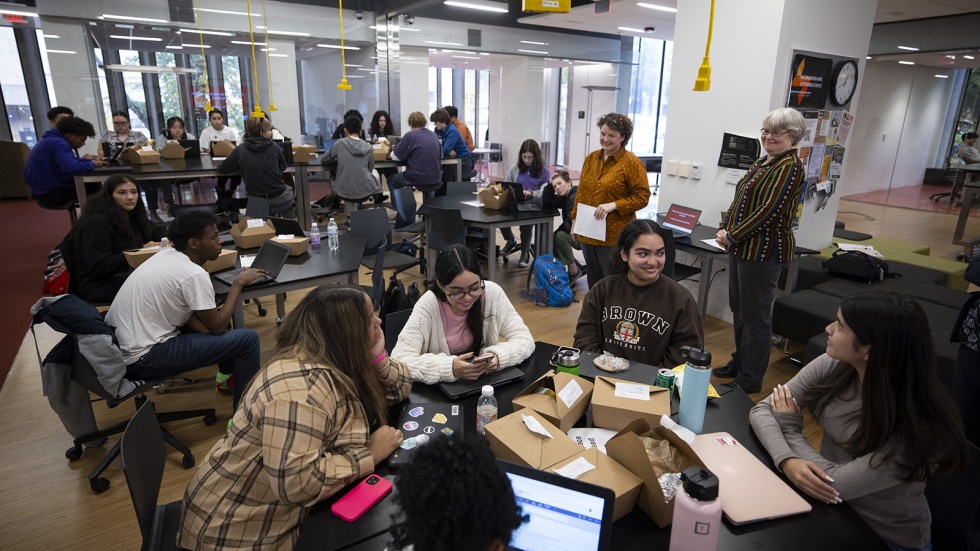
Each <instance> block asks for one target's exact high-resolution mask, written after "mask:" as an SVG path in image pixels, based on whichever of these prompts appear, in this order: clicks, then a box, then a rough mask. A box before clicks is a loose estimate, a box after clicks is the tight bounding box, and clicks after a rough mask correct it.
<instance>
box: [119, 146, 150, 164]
mask: <svg viewBox="0 0 980 551" xmlns="http://www.w3.org/2000/svg"><path fill="white" fill-rule="evenodd" d="M120 157H121V158H122V160H124V161H126V162H127V163H129V164H131V165H153V164H160V154H159V153H158V152H157V151H156V150H153V149H139V148H137V149H127V150H126V151H123V152H122V154H121V155H120Z"/></svg>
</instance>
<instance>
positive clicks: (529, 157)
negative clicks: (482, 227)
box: [500, 140, 551, 268]
mask: <svg viewBox="0 0 980 551" xmlns="http://www.w3.org/2000/svg"><path fill="white" fill-rule="evenodd" d="M550 179H551V171H550V170H548V167H546V166H544V155H542V154H541V146H539V145H538V142H536V141H534V140H524V143H522V144H521V150H520V156H519V157H518V158H517V164H515V165H514V166H512V167H510V170H508V171H507V178H506V180H505V181H507V182H517V183H518V184H521V186H522V187H523V188H524V196H525V197H537V198H538V200H540V197H541V186H543V185H545V184H547V183H548V181H549V180H550ZM533 229H534V226H533V225H526V226H521V258H520V260H519V261H518V262H517V265H518V266H520V267H521V268H524V267H527V265H528V264H529V263H530V262H531V253H530V250H531V232H532V230H533ZM500 235H502V236H504V239H506V240H507V243H506V244H505V245H504V248H503V249H502V250H501V251H500V254H501V256H507V255H509V254H510V253H511V252H513V251H514V250H515V249H517V242H516V241H514V230H513V229H512V228H500Z"/></svg>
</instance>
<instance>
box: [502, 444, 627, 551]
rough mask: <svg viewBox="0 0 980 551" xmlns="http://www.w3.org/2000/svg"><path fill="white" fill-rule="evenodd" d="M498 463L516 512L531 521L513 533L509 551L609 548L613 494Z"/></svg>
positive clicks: (597, 488)
mask: <svg viewBox="0 0 980 551" xmlns="http://www.w3.org/2000/svg"><path fill="white" fill-rule="evenodd" d="M497 463H498V464H499V465H500V467H501V468H502V469H503V470H504V472H505V473H506V474H507V478H508V479H510V485H511V488H513V489H514V497H515V498H516V499H517V504H518V505H519V506H520V507H521V513H522V514H525V515H528V516H529V517H530V518H529V520H528V521H527V522H525V523H524V524H522V525H521V526H520V527H519V528H518V529H517V530H515V531H514V533H513V535H512V537H511V541H510V546H509V547H508V549H520V550H532V549H533V550H535V551H606V550H608V549H609V546H610V540H611V539H612V524H613V522H612V514H613V504H614V502H615V499H616V498H615V495H614V494H613V491H612V490H610V489H609V488H603V487H601V486H595V485H593V484H589V483H587V482H582V481H580V480H574V479H571V478H566V477H564V476H561V475H559V474H555V473H553V472H547V471H539V470H536V469H531V468H528V467H523V466H520V465H515V464H513V463H508V462H506V461H499V460H498V461H497Z"/></svg>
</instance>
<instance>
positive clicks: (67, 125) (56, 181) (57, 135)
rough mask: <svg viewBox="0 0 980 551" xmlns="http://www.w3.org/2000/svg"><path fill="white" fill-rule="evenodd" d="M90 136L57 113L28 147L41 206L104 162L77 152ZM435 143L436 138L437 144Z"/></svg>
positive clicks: (29, 178) (58, 200) (92, 188)
mask: <svg viewBox="0 0 980 551" xmlns="http://www.w3.org/2000/svg"><path fill="white" fill-rule="evenodd" d="M92 136H95V128H94V127H93V126H92V123H90V122H88V121H86V120H83V119H80V118H78V117H71V116H68V117H61V118H60V119H58V122H57V123H56V125H55V127H54V128H51V129H49V130H47V131H45V132H44V135H43V136H41V140H40V141H39V142H37V145H35V146H34V148H33V149H31V152H30V154H28V155H27V163H25V164H24V183H26V184H27V187H28V189H30V190H31V195H33V196H34V199H35V200H37V203H38V205H40V206H41V207H42V208H46V209H60V208H63V207H64V204H65V203H66V202H68V201H71V200H77V199H78V196H77V192H76V190H75V175H76V174H79V173H81V172H88V171H90V170H94V169H96V168H99V167H103V166H106V164H108V163H107V162H106V161H105V160H104V159H102V158H101V157H100V158H96V159H87V158H84V157H82V158H80V157H79V156H78V149H79V148H81V147H82V146H84V145H85V140H86V138H91V137H92ZM438 144H439V142H438V141H436V146H437V147H438ZM437 162H438V160H437ZM98 191H99V184H98V182H93V183H89V184H86V185H85V192H86V193H87V194H88V195H91V194H93V193H98Z"/></svg>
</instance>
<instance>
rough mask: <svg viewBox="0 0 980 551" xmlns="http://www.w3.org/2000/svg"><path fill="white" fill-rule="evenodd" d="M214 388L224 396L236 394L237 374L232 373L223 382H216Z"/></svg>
mask: <svg viewBox="0 0 980 551" xmlns="http://www.w3.org/2000/svg"><path fill="white" fill-rule="evenodd" d="M214 390H215V391H216V392H217V393H218V394H220V395H222V396H233V395H234V394H235V376H234V375H231V376H230V377H228V379H227V380H225V381H223V382H220V383H219V382H217V381H215V383H214Z"/></svg>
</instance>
